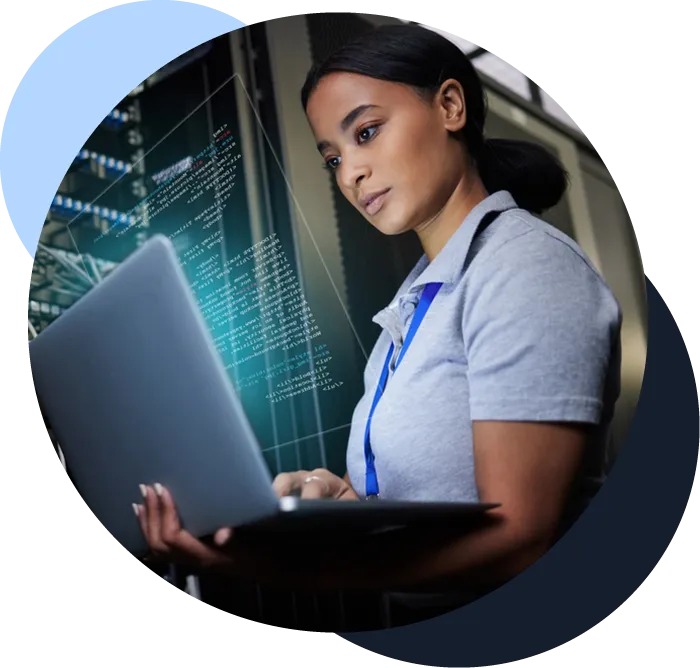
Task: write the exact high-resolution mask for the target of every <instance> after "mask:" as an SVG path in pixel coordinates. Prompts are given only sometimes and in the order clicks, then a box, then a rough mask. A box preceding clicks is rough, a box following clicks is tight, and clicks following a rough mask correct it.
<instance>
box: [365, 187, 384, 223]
mask: <svg viewBox="0 0 700 668" xmlns="http://www.w3.org/2000/svg"><path fill="white" fill-rule="evenodd" d="M389 190H390V188H387V189H386V190H385V191H384V192H382V193H380V194H379V195H377V196H376V197H375V198H374V199H372V200H371V201H370V202H369V204H367V206H366V207H365V211H367V213H368V214H369V215H370V216H374V215H376V214H377V213H378V212H379V210H380V209H381V208H382V205H383V204H384V202H385V200H386V197H387V195H388V194H389Z"/></svg>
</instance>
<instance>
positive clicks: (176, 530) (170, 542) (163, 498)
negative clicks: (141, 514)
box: [153, 483, 182, 548]
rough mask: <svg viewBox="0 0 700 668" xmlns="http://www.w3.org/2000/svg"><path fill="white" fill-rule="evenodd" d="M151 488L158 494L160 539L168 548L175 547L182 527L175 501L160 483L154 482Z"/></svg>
mask: <svg viewBox="0 0 700 668" xmlns="http://www.w3.org/2000/svg"><path fill="white" fill-rule="evenodd" d="M153 488H154V490H155V492H156V494H157V496H158V501H159V506H160V508H159V510H160V535H161V539H162V541H163V543H165V545H167V546H168V547H169V548H172V547H176V546H177V541H178V537H179V534H180V532H181V530H182V527H181V526H180V518H179V517H178V514H177V509H176V508H175V502H174V501H173V497H172V496H171V494H170V492H169V491H168V490H167V489H166V488H165V487H163V486H162V485H161V484H159V483H156V484H155V485H154V486H153Z"/></svg>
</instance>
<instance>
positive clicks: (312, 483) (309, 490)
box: [301, 474, 332, 499]
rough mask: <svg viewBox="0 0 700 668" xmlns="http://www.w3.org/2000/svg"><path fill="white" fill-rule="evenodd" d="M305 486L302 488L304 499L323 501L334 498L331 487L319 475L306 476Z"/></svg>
mask: <svg viewBox="0 0 700 668" xmlns="http://www.w3.org/2000/svg"><path fill="white" fill-rule="evenodd" d="M303 485H304V486H303V487H302V488H301V498H302V499H323V498H325V497H329V496H332V494H331V486H330V485H329V483H328V482H327V481H326V480H324V479H323V478H322V477H321V476H319V475H316V474H313V475H309V476H306V477H305V478H304V481H303Z"/></svg>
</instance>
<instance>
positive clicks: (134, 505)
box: [131, 503, 139, 517]
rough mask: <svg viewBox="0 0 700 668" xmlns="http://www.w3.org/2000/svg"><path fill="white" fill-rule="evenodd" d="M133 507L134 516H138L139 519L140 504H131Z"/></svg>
mask: <svg viewBox="0 0 700 668" xmlns="http://www.w3.org/2000/svg"><path fill="white" fill-rule="evenodd" d="M131 507H132V508H133V509H134V514H135V515H136V517H138V516H139V504H138V503H132V504H131Z"/></svg>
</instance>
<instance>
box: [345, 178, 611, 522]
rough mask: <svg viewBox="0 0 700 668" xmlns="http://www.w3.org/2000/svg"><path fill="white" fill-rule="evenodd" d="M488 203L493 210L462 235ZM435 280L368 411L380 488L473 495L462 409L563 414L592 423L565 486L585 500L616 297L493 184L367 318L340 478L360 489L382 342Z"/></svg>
mask: <svg viewBox="0 0 700 668" xmlns="http://www.w3.org/2000/svg"><path fill="white" fill-rule="evenodd" d="M490 211H497V212H503V213H501V214H500V216H499V217H498V218H497V219H496V220H495V221H494V222H492V223H491V224H490V225H489V226H487V227H486V228H485V229H484V230H483V231H482V232H481V233H480V234H479V235H478V236H477V237H476V239H475V238H474V237H475V231H476V230H477V226H478V224H479V223H480V221H481V220H482V218H483V217H484V216H485V214H487V213H488V212H490ZM436 281H437V282H442V283H443V287H442V288H441V290H440V291H439V292H438V294H437V296H436V297H435V300H434V301H433V303H432V306H431V307H430V309H429V310H428V312H427V314H426V316H425V319H424V320H423V323H422V325H421V326H420V329H419V330H418V332H417V334H416V336H415V338H414V339H413V342H412V344H411V346H410V348H409V349H408V351H407V352H406V355H405V357H404V358H403V360H402V362H401V364H400V365H399V367H398V368H397V370H396V372H395V374H391V375H390V377H389V380H388V383H387V387H386V390H385V392H384V395H383V397H382V398H381V400H380V401H379V404H378V406H377V408H376V411H375V413H374V418H373V421H372V430H371V442H372V449H373V451H374V455H375V465H376V469H377V478H378V481H379V490H380V494H381V496H382V497H383V498H386V499H407V500H448V501H478V500H479V495H478V492H477V487H476V481H475V475H474V453H473V438H472V420H517V421H520V420H522V421H576V422H585V423H591V424H594V425H597V427H596V429H595V431H596V433H597V436H596V438H595V442H594V443H593V444H592V445H591V446H590V448H589V450H588V452H587V454H586V462H585V467H584V471H583V472H582V474H581V476H580V477H579V481H578V486H577V488H576V490H575V494H574V495H573V496H574V497H575V500H574V502H575V501H578V502H582V503H583V504H585V502H586V501H587V499H588V498H589V497H590V496H591V495H592V493H594V492H595V490H596V489H597V486H598V485H599V484H600V482H601V480H602V474H603V463H604V449H605V445H606V439H607V434H608V427H609V423H610V420H611V417H612V414H613V406H614V403H615V401H616V399H617V396H618V393H619V365H620V352H619V332H620V324H621V312H620V308H619V306H618V303H617V301H616V299H615V297H614V296H613V294H612V292H611V290H610V288H609V287H608V286H607V285H606V283H605V281H604V280H603V279H602V278H601V276H600V275H599V274H598V272H597V271H596V269H595V268H594V267H593V265H592V264H591V263H590V261H589V260H588V259H587V257H586V256H585V254H584V253H583V251H582V250H581V249H580V248H579V247H578V246H577V245H576V243H575V242H573V241H572V240H571V239H570V238H569V237H567V236H566V235H564V234H562V233H561V232H559V231H558V230H557V229H556V228H554V227H552V226H551V225H549V224H547V223H545V222H544V221H542V220H540V219H539V218H537V217H536V216H534V215H532V214H530V213H528V212H527V211H524V210H522V209H519V208H517V206H516V203H515V201H514V200H513V198H512V197H511V195H510V194H509V193H508V192H506V191H501V192H497V193H494V194H492V195H490V196H489V197H488V198H487V199H485V200H484V201H482V202H481V203H479V204H478V205H477V206H476V207H475V208H474V209H473V210H472V211H471V212H470V213H469V215H468V216H467V217H466V218H465V220H464V221H463V223H462V224H461V226H460V227H459V229H458V230H457V231H456V232H455V233H454V234H453V236H452V237H451V238H450V240H449V241H448V243H447V244H446V246H445V247H444V248H443V249H442V251H441V252H440V253H439V254H438V255H437V257H435V259H434V260H433V261H432V262H428V260H427V258H426V257H425V256H423V257H422V258H421V259H420V260H419V262H418V263H417V265H416V266H415V268H414V269H413V271H412V272H411V273H410V274H409V276H408V277H407V278H406V280H405V281H404V283H403V285H402V286H401V288H400V289H399V290H398V292H397V294H396V297H395V299H394V300H393V301H392V303H391V304H390V305H389V306H388V307H387V308H385V309H383V310H382V311H380V312H379V313H378V314H377V315H376V316H375V317H374V322H376V323H377V324H379V325H380V326H381V327H382V331H381V334H380V336H379V338H378V340H377V342H376V344H375V346H374V348H373V350H372V352H371V354H370V357H369V360H368V363H367V366H366V369H365V374H364V382H365V393H364V396H363V397H362V399H361V400H360V401H359V403H358V404H357V406H356V409H355V411H354V415H353V421H352V427H351V431H350V437H349V444H348V451H347V468H348V473H349V476H350V480H351V482H352V485H353V487H354V488H355V489H356V490H357V491H358V492H359V493H361V494H362V493H364V492H365V457H364V432H365V425H366V421H367V416H368V413H369V409H370V406H371V403H372V399H373V397H374V393H375V390H376V387H377V381H378V379H379V374H380V372H381V369H382V366H383V364H384V360H385V358H386V355H387V352H388V350H389V346H390V344H391V342H392V341H393V343H394V345H395V346H396V348H397V351H398V350H400V349H401V345H402V342H403V338H404V337H405V335H406V333H407V330H408V327H409V324H410V321H411V317H412V315H413V312H414V310H415V307H416V305H417V303H418V300H419V298H420V294H421V291H422V289H423V286H424V285H425V284H426V283H429V282H436ZM572 508H573V505H572ZM579 508H580V506H579ZM572 512H574V513H577V512H578V510H573V511H572Z"/></svg>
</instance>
